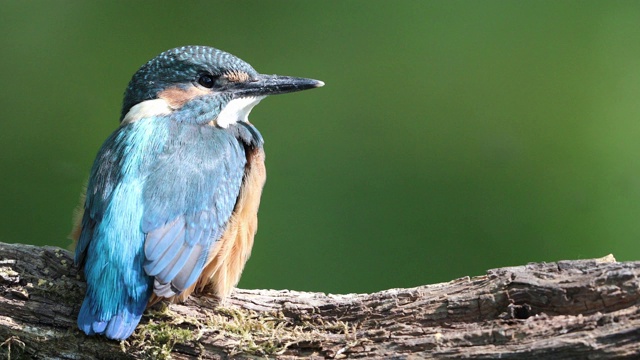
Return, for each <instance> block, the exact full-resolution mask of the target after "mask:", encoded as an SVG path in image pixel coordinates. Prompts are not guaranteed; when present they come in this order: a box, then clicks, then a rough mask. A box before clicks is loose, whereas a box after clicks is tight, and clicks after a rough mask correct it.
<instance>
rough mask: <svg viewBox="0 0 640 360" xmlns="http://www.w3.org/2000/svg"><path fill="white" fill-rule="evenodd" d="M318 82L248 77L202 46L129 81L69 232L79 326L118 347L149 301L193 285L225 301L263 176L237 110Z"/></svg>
mask: <svg viewBox="0 0 640 360" xmlns="http://www.w3.org/2000/svg"><path fill="white" fill-rule="evenodd" d="M323 85H324V83H323V82H322V81H318V80H313V79H306V78H298V77H290V76H280V75H264V74H259V73H258V72H256V70H254V69H253V67H251V65H249V64H248V63H246V62H245V61H243V60H241V59H239V58H237V57H236V56H234V55H231V54H229V53H227V52H224V51H221V50H218V49H215V48H212V47H207V46H183V47H179V48H175V49H171V50H167V51H165V52H163V53H161V54H160V55H158V56H156V57H155V58H153V59H151V60H150V61H148V62H147V63H146V64H144V65H143V66H142V67H141V68H140V69H139V70H138V71H137V72H136V73H135V74H134V75H133V77H132V78H131V81H130V82H129V85H128V87H127V89H126V91H125V95H124V101H123V105H122V112H121V115H120V126H119V127H118V128H117V129H116V130H115V131H114V132H113V133H112V134H111V135H110V136H109V137H108V138H107V140H106V141H105V142H104V144H103V145H102V147H101V148H100V150H99V151H98V154H97V156H96V159H95V161H94V163H93V167H92V169H91V172H90V176H89V180H88V182H87V186H86V190H85V195H84V196H83V199H82V200H81V202H80V205H79V208H78V211H77V214H76V220H75V225H74V229H73V231H72V234H71V237H72V238H73V239H74V240H75V241H76V242H77V245H76V252H75V263H76V264H77V265H78V267H79V268H80V269H82V270H83V271H84V276H85V279H86V281H87V291H86V294H85V298H84V301H83V303H82V306H81V308H80V312H79V315H78V327H79V328H80V330H82V331H84V332H85V333H86V334H87V335H95V334H102V335H104V336H106V337H107V338H110V339H115V340H123V339H126V338H128V337H129V336H130V335H131V334H132V333H133V331H134V330H135V328H136V327H137V325H138V323H139V322H140V318H141V317H142V313H143V312H144V310H145V309H146V307H147V306H148V305H150V304H152V303H154V302H156V301H158V300H159V299H163V298H167V299H169V300H170V301H182V300H184V299H185V298H186V297H188V296H189V295H190V294H191V293H193V292H194V291H196V292H199V291H203V290H204V289H205V287H206V288H208V289H209V290H212V292H213V293H214V294H215V295H216V296H218V297H220V298H224V297H225V296H227V295H229V293H230V292H231V290H232V289H233V288H234V287H235V286H236V285H237V283H238V281H239V280H240V274H241V273H242V269H243V268H244V265H245V263H246V261H247V259H248V258H249V255H250V253H251V247H252V246H253V240H254V236H255V234H256V230H257V224H258V220H257V214H258V207H259V204H260V196H261V194H262V188H263V186H264V183H265V180H266V172H265V165H264V159H265V154H264V149H263V145H264V140H263V138H262V135H261V134H260V132H259V131H258V129H256V127H255V126H254V125H253V124H251V123H250V122H249V120H248V116H249V113H250V112H251V109H252V108H253V107H254V106H255V105H257V104H258V103H259V102H260V101H261V100H262V99H264V98H265V97H266V96H268V95H276V94H284V93H290V92H294V91H300V90H306V89H312V88H317V87H321V86H323Z"/></svg>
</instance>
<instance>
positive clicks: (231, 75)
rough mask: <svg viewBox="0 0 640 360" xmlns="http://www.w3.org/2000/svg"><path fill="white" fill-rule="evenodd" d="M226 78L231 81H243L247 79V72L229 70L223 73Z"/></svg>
mask: <svg viewBox="0 0 640 360" xmlns="http://www.w3.org/2000/svg"><path fill="white" fill-rule="evenodd" d="M225 77H226V78H227V80H229V81H231V82H236V83H238V82H245V81H248V80H249V74H247V73H246V72H244V71H230V72H228V73H226V74H225Z"/></svg>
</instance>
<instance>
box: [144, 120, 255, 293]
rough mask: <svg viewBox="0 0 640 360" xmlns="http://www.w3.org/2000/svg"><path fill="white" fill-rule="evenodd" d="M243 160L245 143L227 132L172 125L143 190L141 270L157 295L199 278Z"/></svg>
mask: <svg viewBox="0 0 640 360" xmlns="http://www.w3.org/2000/svg"><path fill="white" fill-rule="evenodd" d="M245 164H246V156H245V151H244V147H243V146H242V145H241V144H240V142H239V141H238V140H237V139H236V138H235V137H234V136H233V135H232V134H230V133H229V132H227V131H224V130H221V129H218V128H215V127H209V126H207V127H200V126H193V127H189V126H181V127H180V128H175V129H174V133H173V134H172V135H171V139H170V140H169V143H168V144H167V145H166V147H165V150H164V151H163V153H162V154H161V155H160V156H159V157H158V159H157V161H156V163H155V164H154V167H153V168H151V169H150V170H149V175H148V177H147V179H146V181H145V189H144V193H143V204H144V209H145V210H144V215H143V219H142V231H143V232H144V233H146V234H147V236H146V240H145V244H144V251H145V256H146V262H145V265H144V269H145V271H146V272H147V274H149V275H151V276H154V278H155V281H154V291H155V293H156V295H158V296H164V297H171V296H173V295H176V294H179V293H181V292H182V291H184V290H185V289H187V288H188V287H190V286H191V285H193V284H194V283H195V281H196V280H197V279H198V277H199V276H200V273H201V272H202V268H203V267H204V265H205V262H206V260H207V255H208V253H209V248H210V247H211V245H212V243H213V242H215V241H217V240H218V239H219V238H220V236H221V235H222V233H223V231H224V227H225V225H226V223H227V221H228V220H229V218H230V217H231V213H232V212H233V208H234V206H235V203H236V200H237V197H238V194H239V193H240V186H241V183H242V178H243V175H244V168H245Z"/></svg>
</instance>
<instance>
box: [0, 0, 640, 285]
mask: <svg viewBox="0 0 640 360" xmlns="http://www.w3.org/2000/svg"><path fill="white" fill-rule="evenodd" d="M2 5H3V9H2V11H1V12H0V34H2V35H0V52H1V56H0V72H1V74H2V76H1V78H2V87H0V105H1V108H2V119H1V122H0V154H1V155H0V172H1V174H2V176H1V177H0V189H2V201H1V203H0V204H1V206H0V228H1V229H2V232H1V233H0V241H4V242H23V243H31V244H38V245H44V244H47V245H57V246H62V247H66V246H67V245H68V244H69V241H68V240H67V239H66V236H67V234H68V232H69V230H70V227H71V213H72V210H73V208H74V207H75V205H76V202H77V199H78V194H79V192H80V188H81V187H82V185H83V183H84V181H85V179H86V177H87V175H88V172H89V169H90V167H91V164H92V161H93V158H94V156H95V154H96V151H97V149H98V148H99V146H100V145H101V144H102V142H103V141H104V139H105V138H106V137H107V136H108V135H109V134H110V133H111V132H112V131H113V130H114V129H115V128H116V127H117V126H118V116H119V111H120V106H121V100H122V94H123V92H124V88H125V86H126V84H127V82H128V81H129V79H130V77H131V75H132V74H133V73H134V72H135V71H136V70H137V69H138V67H139V66H140V65H142V64H143V63H144V62H146V61H147V60H149V59H150V58H152V57H153V56H155V55H157V54H158V53H160V52H162V51H164V50H166V49H169V48H172V47H176V46H181V45H187V44H201V45H210V46H214V47H218V48H220V49H224V50H226V51H229V52H231V53H232V54H235V55H237V56H239V57H241V58H242V59H244V60H246V61H248V62H249V63H251V64H252V65H253V66H254V67H255V68H256V69H257V70H258V71H261V72H264V73H269V74H271V73H277V74H286V75H296V76H304V77H311V78H316V79H321V80H323V81H325V82H326V84H327V85H326V86H325V87H324V88H322V89H319V90H313V91H308V92H303V93H297V94H292V95H287V96H278V97H274V98H270V99H267V100H265V101H263V102H262V103H261V104H260V106H258V107H257V108H256V109H254V111H253V113H252V115H251V120H252V122H253V123H254V124H256V126H257V127H258V128H259V129H260V131H261V132H262V134H263V136H264V137H265V139H266V151H267V167H268V174H269V175H268V181H267V186H266V188H265V193H264V196H263V198H262V205H261V209H260V229H259V231H258V235H257V238H256V244H255V247H254V251H253V255H252V258H251V260H250V261H249V263H248V265H247V268H246V270H245V273H244V276H243V278H242V281H241V283H240V286H241V287H245V288H277V289H281V288H288V289H295V290H311V291H325V292H339V293H344V292H369V291H375V290H380V289H385V288H391V287H410V286H417V285H421V284H427V283H434V282H440V281H448V280H451V279H454V278H457V277H460V276H464V275H479V274H483V273H484V272H485V270H487V269H489V268H495V267H501V266H508V265H519V264H524V263H527V262H532V261H555V260H561V259H578V258H590V257H600V256H604V255H606V254H608V253H613V254H614V255H615V256H616V258H617V259H618V260H638V259H639V258H640V160H639V155H640V141H639V140H638V139H639V135H640V101H639V100H638V99H639V97H640V26H638V19H640V3H639V2H634V1H513V2H508V1H482V2H473V1H437V2H433V1H394V2H390V1H389V2H386V1H384V2H383V1H379V2H376V1H304V2H302V1H279V2H264V1H243V2H235V1H233V2H232V1H225V2H210V1H203V2H195V1H194V2H153V3H151V2H129V1H116V2H114V1H110V2H106V1H105V2H85V1H65V2H48V1H41V2H18V1H11V2H9V1H5V2H3V3H2Z"/></svg>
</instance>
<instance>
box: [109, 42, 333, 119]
mask: <svg viewBox="0 0 640 360" xmlns="http://www.w3.org/2000/svg"><path fill="white" fill-rule="evenodd" d="M323 85H324V83H323V82H322V81H318V80H313V79H304V78H297V77H290V76H279V75H263V74H259V73H258V72H256V71H255V70H254V69H253V67H251V65H249V64H247V63H246V62H244V61H242V60H241V59H239V58H237V57H235V56H233V55H231V54H229V53H227V52H224V51H221V50H218V49H214V48H211V47H206V46H183V47H180V48H175V49H171V50H168V51H165V52H163V53H162V54H160V55H158V56H156V57H155V58H153V59H151V60H150V61H149V62H147V63H146V64H145V65H143V66H142V67H141V68H140V69H139V70H138V71H137V72H136V73H135V74H134V75H133V77H132V78H131V81H130V82H129V86H128V87H127V91H126V92H125V97H124V103H123V106H122V115H121V117H120V121H121V122H122V123H123V124H125V123H130V122H134V121H136V120H139V119H141V118H145V117H152V116H166V115H170V116H171V117H172V118H173V119H174V120H175V121H179V122H189V123H196V124H211V125H216V126H219V127H223V128H226V127H228V126H229V125H231V124H233V123H236V122H238V121H247V117H248V115H249V112H250V111H251V109H252V108H253V107H254V106H255V105H256V104H258V102H260V100H262V99H263V98H264V97H265V96H267V95H275V94H284V93H288V92H294V91H300V90H306V89H312V88H316V87H320V86H323Z"/></svg>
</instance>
